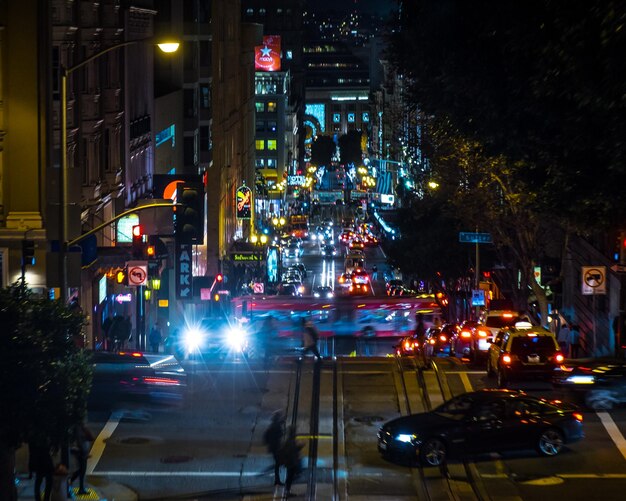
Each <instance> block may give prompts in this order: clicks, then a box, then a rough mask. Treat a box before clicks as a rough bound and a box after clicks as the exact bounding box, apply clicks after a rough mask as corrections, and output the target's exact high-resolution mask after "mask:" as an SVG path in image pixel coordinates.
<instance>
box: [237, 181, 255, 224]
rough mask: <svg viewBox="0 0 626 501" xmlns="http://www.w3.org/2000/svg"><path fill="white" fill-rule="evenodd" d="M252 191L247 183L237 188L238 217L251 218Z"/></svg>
mask: <svg viewBox="0 0 626 501" xmlns="http://www.w3.org/2000/svg"><path fill="white" fill-rule="evenodd" d="M251 206H252V191H251V190H250V188H248V187H247V186H246V185H243V186H240V187H239V188H237V219H250V217H251Z"/></svg>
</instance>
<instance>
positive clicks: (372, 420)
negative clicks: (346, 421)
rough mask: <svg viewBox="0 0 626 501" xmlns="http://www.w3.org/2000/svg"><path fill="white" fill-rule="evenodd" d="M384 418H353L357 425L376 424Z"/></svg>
mask: <svg viewBox="0 0 626 501" xmlns="http://www.w3.org/2000/svg"><path fill="white" fill-rule="evenodd" d="M384 419H385V418H383V417H380V416H359V417H355V418H354V420H355V421H356V422H357V423H365V424H372V423H377V422H380V421H383V420H384Z"/></svg>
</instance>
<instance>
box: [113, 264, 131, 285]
mask: <svg viewBox="0 0 626 501" xmlns="http://www.w3.org/2000/svg"><path fill="white" fill-rule="evenodd" d="M115 281H116V282H117V283H118V284H122V285H128V271H127V269H126V268H121V269H119V270H117V273H116V274H115Z"/></svg>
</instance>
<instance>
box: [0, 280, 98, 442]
mask: <svg viewBox="0 0 626 501" xmlns="http://www.w3.org/2000/svg"><path fill="white" fill-rule="evenodd" d="M84 321H85V320H84V317H83V315H82V314H81V313H80V312H77V311H75V310H73V309H70V308H68V307H66V306H64V305H62V304H61V303H60V302H59V301H52V300H50V299H48V298H44V297H40V296H37V295H35V294H33V293H32V292H30V291H29V290H28V289H27V288H26V285H25V284H22V283H17V284H15V285H12V286H11V287H8V288H6V289H0V325H2V329H0V368H1V369H0V370H1V371H2V372H1V373H0V399H1V400H2V403H1V404H0V445H2V446H4V447H16V446H18V445H19V444H21V443H22V442H26V441H29V440H35V441H39V442H42V443H46V442H47V443H49V444H51V445H58V444H61V443H63V441H64V440H65V439H67V437H68V433H69V432H70V430H71V429H72V428H73V426H75V424H77V423H78V422H80V421H81V420H82V419H83V418H84V415H85V410H86V399H87V395H88V391H89V388H90V386H91V366H90V364H89V360H88V356H87V355H86V354H85V353H84V352H83V351H82V350H81V349H80V348H78V346H77V344H76V342H75V339H76V338H77V337H79V336H80V335H81V331H82V326H83V324H84Z"/></svg>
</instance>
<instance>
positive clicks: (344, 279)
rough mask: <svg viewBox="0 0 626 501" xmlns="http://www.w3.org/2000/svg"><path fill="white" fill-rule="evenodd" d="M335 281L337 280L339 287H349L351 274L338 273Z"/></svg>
mask: <svg viewBox="0 0 626 501" xmlns="http://www.w3.org/2000/svg"><path fill="white" fill-rule="evenodd" d="M337 282H339V285H340V286H341V287H344V288H348V287H350V286H351V285H352V274H351V273H342V274H341V275H339V278H337Z"/></svg>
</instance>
